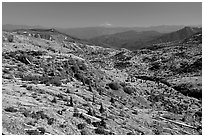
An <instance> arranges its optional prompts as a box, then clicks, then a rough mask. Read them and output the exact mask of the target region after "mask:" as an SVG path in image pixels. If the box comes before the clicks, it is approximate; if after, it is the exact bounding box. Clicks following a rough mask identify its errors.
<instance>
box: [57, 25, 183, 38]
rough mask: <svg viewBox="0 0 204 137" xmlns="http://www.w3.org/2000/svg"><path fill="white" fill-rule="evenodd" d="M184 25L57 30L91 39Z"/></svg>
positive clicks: (161, 30)
mask: <svg viewBox="0 0 204 137" xmlns="http://www.w3.org/2000/svg"><path fill="white" fill-rule="evenodd" d="M183 27H184V25H160V26H150V27H102V26H101V27H85V28H70V29H61V28H58V30H60V31H62V32H64V33H67V34H70V35H73V36H76V37H78V38H81V39H91V38H94V37H98V36H103V35H110V34H115V33H121V32H125V31H129V30H134V31H137V32H142V31H157V32H160V33H169V32H173V31H177V30H179V29H181V28H183Z"/></svg>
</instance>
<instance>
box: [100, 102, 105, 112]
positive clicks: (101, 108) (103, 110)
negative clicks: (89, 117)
mask: <svg viewBox="0 0 204 137" xmlns="http://www.w3.org/2000/svg"><path fill="white" fill-rule="evenodd" d="M99 112H100V113H104V112H105V109H104V108H103V104H102V103H101V107H100V109H99Z"/></svg>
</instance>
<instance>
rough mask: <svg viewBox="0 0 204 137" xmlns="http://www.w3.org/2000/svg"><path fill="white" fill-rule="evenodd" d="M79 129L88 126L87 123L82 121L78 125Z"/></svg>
mask: <svg viewBox="0 0 204 137" xmlns="http://www.w3.org/2000/svg"><path fill="white" fill-rule="evenodd" d="M77 127H78V129H84V128H85V127H86V124H85V123H80V124H78V125H77Z"/></svg>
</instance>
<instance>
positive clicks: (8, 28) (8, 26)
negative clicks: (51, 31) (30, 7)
mask: <svg viewBox="0 0 204 137" xmlns="http://www.w3.org/2000/svg"><path fill="white" fill-rule="evenodd" d="M30 28H38V29H47V28H46V27H42V26H39V25H37V26H28V25H12V24H5V25H2V30H3V31H13V30H16V29H30Z"/></svg>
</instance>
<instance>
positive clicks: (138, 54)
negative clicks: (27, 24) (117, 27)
mask: <svg viewBox="0 0 204 137" xmlns="http://www.w3.org/2000/svg"><path fill="white" fill-rule="evenodd" d="M38 34H39V35H38ZM199 36H200V35H199ZM194 38H195V37H191V39H190V40H187V39H186V41H185V42H184V43H182V44H181V43H180V44H178V45H176V44H174V45H171V46H166V45H160V46H162V48H159V49H156V50H150V49H143V50H137V51H129V50H126V49H120V50H115V49H109V48H102V47H98V46H92V45H88V44H87V43H85V42H83V41H80V40H79V39H75V38H73V37H69V36H67V35H64V34H62V33H59V32H56V31H55V30H52V29H51V30H46V31H44V30H32V31H26V32H25V31H21V32H3V44H2V126H3V128H2V131H3V134H14V135H20V134H21V135H25V134H29V135H45V134H48V135H49V134H51V135H73V134H74V135H95V134H105V135H159V134H163V135H185V134H189V135H198V134H202V101H201V98H200V97H201V95H202V78H201V75H202V69H201V66H202V51H201V49H202V48H201V44H200V43H196V42H195V43H193V42H192V41H193V40H194ZM188 41H191V42H188ZM187 42H188V43H187Z"/></svg>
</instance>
